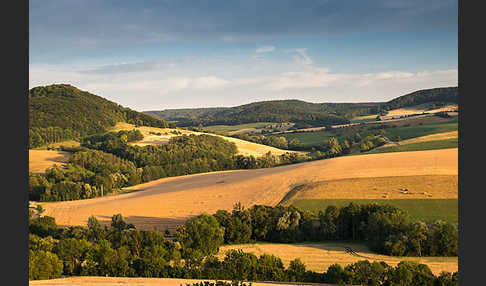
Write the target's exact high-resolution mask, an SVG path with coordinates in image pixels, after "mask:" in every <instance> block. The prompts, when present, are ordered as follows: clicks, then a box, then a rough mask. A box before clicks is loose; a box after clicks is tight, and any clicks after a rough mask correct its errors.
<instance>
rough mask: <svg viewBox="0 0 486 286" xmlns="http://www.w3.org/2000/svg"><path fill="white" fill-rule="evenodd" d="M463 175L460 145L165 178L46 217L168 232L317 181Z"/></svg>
mask: <svg viewBox="0 0 486 286" xmlns="http://www.w3.org/2000/svg"><path fill="white" fill-rule="evenodd" d="M457 174H458V149H457V148H454V149H442V150H429V151H412V152H394V153H384V154H368V155H361V156H345V157H337V158H333V159H326V160H317V161H312V162H305V163H300V164H293V165H287V166H280V167H275V168H267V169H254V170H233V171H222V172H211V173H205V174H195V175H188V176H180V177H171V178H163V179H159V180H155V181H152V182H148V183H145V184H140V185H136V186H132V187H129V188H126V189H125V191H127V192H129V193H124V194H117V195H111V196H105V197H101V198H93V199H88V200H78V201H65V202H50V203H43V207H44V209H45V210H46V211H45V212H44V213H43V215H47V216H52V217H55V218H56V222H57V223H58V224H59V225H86V223H87V221H88V218H89V217H90V216H91V215H94V216H96V217H97V218H98V220H99V221H100V223H105V224H108V223H109V222H110V221H111V217H112V216H113V215H114V214H117V213H121V214H122V215H123V216H124V217H125V218H126V221H127V222H129V223H133V224H134V225H135V226H136V227H137V228H139V229H154V228H156V229H159V230H161V231H163V230H165V229H166V228H169V229H173V228H174V227H175V226H176V225H178V224H181V223H183V222H184V221H185V220H187V219H188V218H190V217H192V216H195V215H199V214H201V213H203V212H206V213H209V214H212V213H214V212H216V211H217V210H218V209H226V210H230V209H232V207H233V205H234V204H235V203H237V202H241V204H242V205H243V206H245V207H251V206H252V205H255V204H259V205H270V206H275V205H277V204H278V203H279V202H280V201H281V200H282V198H283V197H284V196H285V195H286V194H287V193H288V192H289V191H290V190H292V189H293V188H294V187H296V186H299V185H303V184H308V183H312V182H322V181H334V180H341V179H353V178H377V177H397V176H425V175H441V176H457ZM423 183H424V185H426V184H428V181H424V182H423ZM417 184H418V183H417ZM130 191H131V192H130Z"/></svg>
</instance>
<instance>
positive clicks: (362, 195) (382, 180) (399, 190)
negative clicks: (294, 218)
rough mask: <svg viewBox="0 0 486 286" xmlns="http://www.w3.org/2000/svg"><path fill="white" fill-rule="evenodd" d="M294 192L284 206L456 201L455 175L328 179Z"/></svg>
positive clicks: (456, 182)
mask: <svg viewBox="0 0 486 286" xmlns="http://www.w3.org/2000/svg"><path fill="white" fill-rule="evenodd" d="M403 189H407V191H406V192H405V191H403ZM294 192H295V193H294ZM294 192H293V194H292V195H290V194H289V196H288V197H287V198H285V202H283V205H291V204H292V202H294V201H296V200H302V199H457V197H458V176H457V175H417V176H393V177H373V178H352V179H340V180H329V181H322V182H313V183H309V184H305V185H302V186H298V187H296V188H295V189H294Z"/></svg>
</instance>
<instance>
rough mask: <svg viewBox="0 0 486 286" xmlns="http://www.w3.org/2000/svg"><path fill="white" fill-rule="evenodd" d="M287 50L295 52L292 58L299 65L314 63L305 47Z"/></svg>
mask: <svg viewBox="0 0 486 286" xmlns="http://www.w3.org/2000/svg"><path fill="white" fill-rule="evenodd" d="M288 52H294V53H296V54H295V55H294V60H295V61H296V62H297V63H299V64H301V65H313V64H314V62H313V61H312V59H311V58H310V57H309V55H308V54H307V48H301V49H293V50H289V51H288Z"/></svg>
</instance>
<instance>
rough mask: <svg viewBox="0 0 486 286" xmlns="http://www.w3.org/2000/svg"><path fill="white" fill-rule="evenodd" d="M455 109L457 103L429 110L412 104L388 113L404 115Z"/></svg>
mask: <svg viewBox="0 0 486 286" xmlns="http://www.w3.org/2000/svg"><path fill="white" fill-rule="evenodd" d="M454 109H457V105H455V104H451V105H447V106H443V107H440V108H435V109H430V110H427V109H426V108H423V107H421V106H411V107H406V108H398V109H393V110H389V111H388V112H387V114H386V115H390V116H402V115H410V114H417V113H422V112H427V113H437V112H442V111H452V110H454Z"/></svg>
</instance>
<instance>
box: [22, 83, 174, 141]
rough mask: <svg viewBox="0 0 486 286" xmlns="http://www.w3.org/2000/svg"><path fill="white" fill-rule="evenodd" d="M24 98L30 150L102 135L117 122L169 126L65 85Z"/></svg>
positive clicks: (36, 89)
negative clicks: (26, 99) (27, 103)
mask: <svg viewBox="0 0 486 286" xmlns="http://www.w3.org/2000/svg"><path fill="white" fill-rule="evenodd" d="M28 96H29V139H30V142H29V143H30V147H31V148H33V147H37V146H41V145H43V144H46V143H53V142H59V141H63V140H70V139H79V138H80V137H82V136H86V135H91V134H95V133H100V132H105V131H106V130H107V128H109V127H112V126H114V125H115V124H116V123H117V122H127V123H132V124H138V125H146V126H153V127H162V128H164V127H169V125H170V124H169V123H167V122H166V121H164V120H161V119H159V118H155V117H153V116H150V115H148V114H144V113H140V112H137V111H134V110H132V109H130V108H125V107H123V106H121V105H119V104H117V103H114V102H111V101H109V100H107V99H104V98H102V97H100V96H97V95H94V94H91V93H89V92H86V91H82V90H79V89H77V88H76V87H74V86H72V85H69V84H53V85H49V86H39V87H34V88H32V89H31V90H29V94H28Z"/></svg>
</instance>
